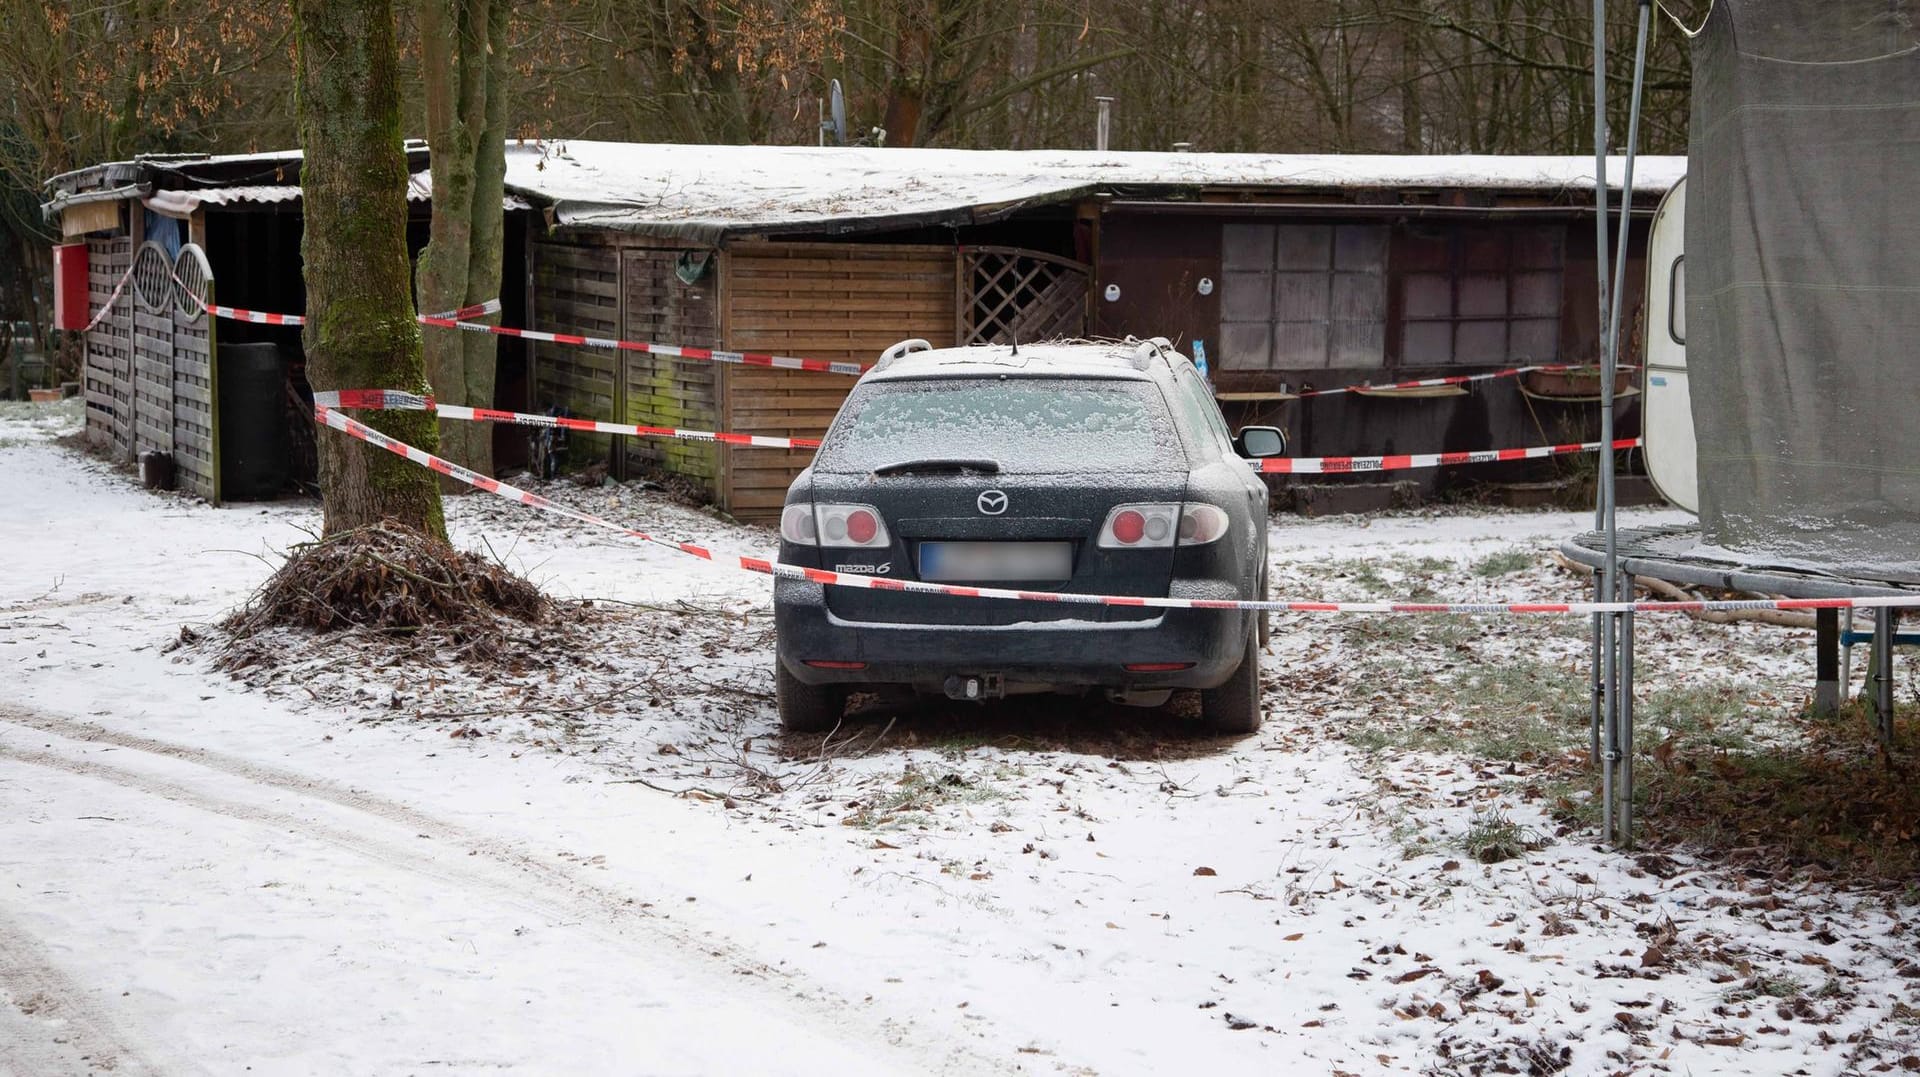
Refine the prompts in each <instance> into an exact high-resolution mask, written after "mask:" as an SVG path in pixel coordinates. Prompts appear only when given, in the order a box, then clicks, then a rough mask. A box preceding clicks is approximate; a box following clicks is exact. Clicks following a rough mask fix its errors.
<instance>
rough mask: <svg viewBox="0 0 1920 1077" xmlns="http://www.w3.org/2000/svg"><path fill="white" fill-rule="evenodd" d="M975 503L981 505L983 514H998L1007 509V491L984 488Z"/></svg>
mask: <svg viewBox="0 0 1920 1077" xmlns="http://www.w3.org/2000/svg"><path fill="white" fill-rule="evenodd" d="M974 504H976V505H978V506H980V511H981V513H982V514H984V515H987V516H998V515H1000V514H1001V513H1003V512H1005V511H1007V493H1006V491H1005V490H983V491H981V492H980V496H979V497H978V498H975V499H974Z"/></svg>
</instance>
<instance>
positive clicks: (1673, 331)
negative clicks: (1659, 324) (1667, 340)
mask: <svg viewBox="0 0 1920 1077" xmlns="http://www.w3.org/2000/svg"><path fill="white" fill-rule="evenodd" d="M1667 287H1668V289H1670V290H1669V291H1668V292H1667V335H1668V336H1670V337H1672V338H1673V342H1674V343H1675V344H1685V343H1686V342H1687V256H1686V255H1684V254H1683V255H1681V256H1680V257H1678V258H1675V259H1674V260H1673V273H1672V275H1671V277H1670V278H1669V279H1668V281H1667Z"/></svg>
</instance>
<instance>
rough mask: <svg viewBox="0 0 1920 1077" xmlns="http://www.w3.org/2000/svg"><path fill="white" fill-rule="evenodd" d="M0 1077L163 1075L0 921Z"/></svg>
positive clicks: (85, 994) (84, 994) (33, 946)
mask: <svg viewBox="0 0 1920 1077" xmlns="http://www.w3.org/2000/svg"><path fill="white" fill-rule="evenodd" d="M0 992H4V994H5V995H6V997H5V998H4V999H0V1075H5V1077H14V1075H16V1074H17V1075H19V1077H54V1075H56V1074H68V1073H71V1074H93V1073H112V1074H114V1075H115V1077H147V1075H149V1074H159V1073H162V1072H167V1073H179V1072H181V1071H180V1070H178V1069H177V1068H173V1067H169V1068H168V1069H166V1070H164V1071H163V1070H162V1069H161V1068H160V1067H159V1066H156V1065H155V1064H154V1062H153V1061H152V1060H151V1059H150V1058H148V1057H147V1056H146V1055H145V1054H143V1053H142V1052H141V1051H138V1050H135V1049H134V1048H133V1047H132V1046H130V1045H131V1044H132V1043H134V1042H137V1040H138V1037H133V1036H128V1035H127V1034H126V1033H125V1031H124V1030H123V1029H122V1028H121V1027H120V1026H119V1024H118V1023H117V1022H115V1021H114V1020H113V1019H112V1018H110V1017H108V1016H107V1014H106V1012H105V1011H104V1010H103V1009H102V1008H101V1007H99V1006H98V1005H96V1004H95V1003H94V1001H93V999H92V997H91V993H90V992H89V991H88V990H87V989H86V988H85V987H83V986H81V985H80V984H78V983H75V982H74V981H73V980H72V979H71V978H69V977H68V976H67V974H66V973H64V972H62V971H60V969H59V967H58V966H56V965H54V964H53V962H52V961H51V960H50V959H49V957H48V956H47V954H46V953H45V952H44V951H43V950H42V949H41V947H40V945H39V944H38V943H36V942H35V941H34V940H33V938H32V936H31V935H29V934H28V933H27V932H26V931H25V930H24V929H23V928H21V927H20V926H19V925H18V924H16V923H14V922H13V921H11V920H9V919H7V918H6V917H5V916H0Z"/></svg>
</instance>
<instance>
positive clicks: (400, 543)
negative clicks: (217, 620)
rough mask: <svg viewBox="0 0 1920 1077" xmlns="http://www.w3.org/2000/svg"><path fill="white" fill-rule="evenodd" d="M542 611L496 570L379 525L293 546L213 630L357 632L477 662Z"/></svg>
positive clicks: (235, 634)
mask: <svg viewBox="0 0 1920 1077" xmlns="http://www.w3.org/2000/svg"><path fill="white" fill-rule="evenodd" d="M551 609H552V607H551V603H549V602H548V600H547V598H546V596H544V595H542V594H541V593H540V590H539V589H538V588H536V587H535V586H534V585H533V584H531V583H529V582H527V581H526V580H524V579H522V578H520V577H519V576H516V575H514V574H513V573H511V572H509V571H507V569H506V568H505V566H503V565H500V564H499V563H497V562H495V561H490V560H488V559H486V558H483V557H479V556H477V555H475V554H470V553H462V552H461V551H459V550H456V549H454V548H453V547H452V546H450V545H448V544H447V543H445V542H443V541H441V540H439V539H435V538H431V537H428V536H426V535H423V534H421V533H420V532H418V531H415V530H412V529H410V528H405V527H399V526H395V525H392V524H387V523H381V524H373V525H370V526H367V527H360V528H355V529H353V530H351V531H343V532H340V533H339V534H335V535H329V536H327V537H325V538H322V539H319V540H317V541H314V542H308V543H303V544H301V545H299V546H295V547H294V548H293V549H292V550H290V551H289V552H288V554H287V561H286V563H285V564H284V565H282V566H281V567H280V569H279V571H277V572H275V573H274V574H273V575H272V576H271V577H270V578H269V579H268V580H267V582H266V583H265V584H263V585H262V586H261V588H260V590H259V591H257V592H255V593H254V595H253V597H252V599H250V600H249V601H248V602H247V604H246V605H245V606H244V607H242V608H241V609H240V610H238V611H236V612H235V613H233V614H232V615H231V616H229V617H228V618H227V619H226V620H225V621H224V622H222V624H221V627H222V628H223V629H225V630H226V632H227V635H228V636H229V642H230V644H231V643H237V642H240V641H243V640H247V639H250V638H252V637H254V636H255V635H257V634H259V633H261V632H262V631H265V630H267V629H271V628H286V627H291V628H304V629H309V630H311V631H314V632H335V631H340V630H343V629H359V630H361V631H366V632H374V633H380V634H385V635H392V636H397V637H402V638H409V639H418V640H420V641H423V642H432V643H434V644H442V643H444V644H451V645H453V646H454V647H455V648H456V649H457V650H458V651H460V652H462V653H463V656H466V657H476V658H484V657H491V656H492V655H493V654H495V653H497V652H498V650H499V648H500V646H501V644H502V642H503V641H504V639H505V633H504V631H503V627H504V622H520V623H522V624H529V625H531V624H539V623H541V622H543V621H545V620H546V619H547V617H548V616H549V614H550V612H551Z"/></svg>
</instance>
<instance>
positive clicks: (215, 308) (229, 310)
mask: <svg viewBox="0 0 1920 1077" xmlns="http://www.w3.org/2000/svg"><path fill="white" fill-rule="evenodd" d="M179 279H180V278H178V277H175V278H174V280H176V281H178V280H179ZM187 295H188V296H190V297H192V298H193V301H194V304H195V305H196V306H198V307H199V308H200V309H201V310H203V311H206V312H207V313H209V314H211V315H213V316H214V317H216V318H226V319H229V320H231V321H236V322H253V323H255V324H257V325H305V324H307V319H306V316H305V315H302V314H268V313H267V312H265V311H259V310H245V309H242V308H240V307H224V306H221V305H220V304H218V303H202V302H200V298H199V297H198V296H194V295H193V292H192V291H190V290H189V291H188V292H187ZM499 312H500V301H499V300H498V299H489V300H487V301H486V302H485V303H475V304H474V305H473V306H470V307H461V308H460V309H459V310H448V311H442V312H440V313H438V314H420V315H416V316H415V317H414V321H417V322H419V323H420V324H421V325H470V324H472V323H470V322H468V321H466V320H465V319H467V318H480V317H484V316H486V315H488V314H498V313H499Z"/></svg>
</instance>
